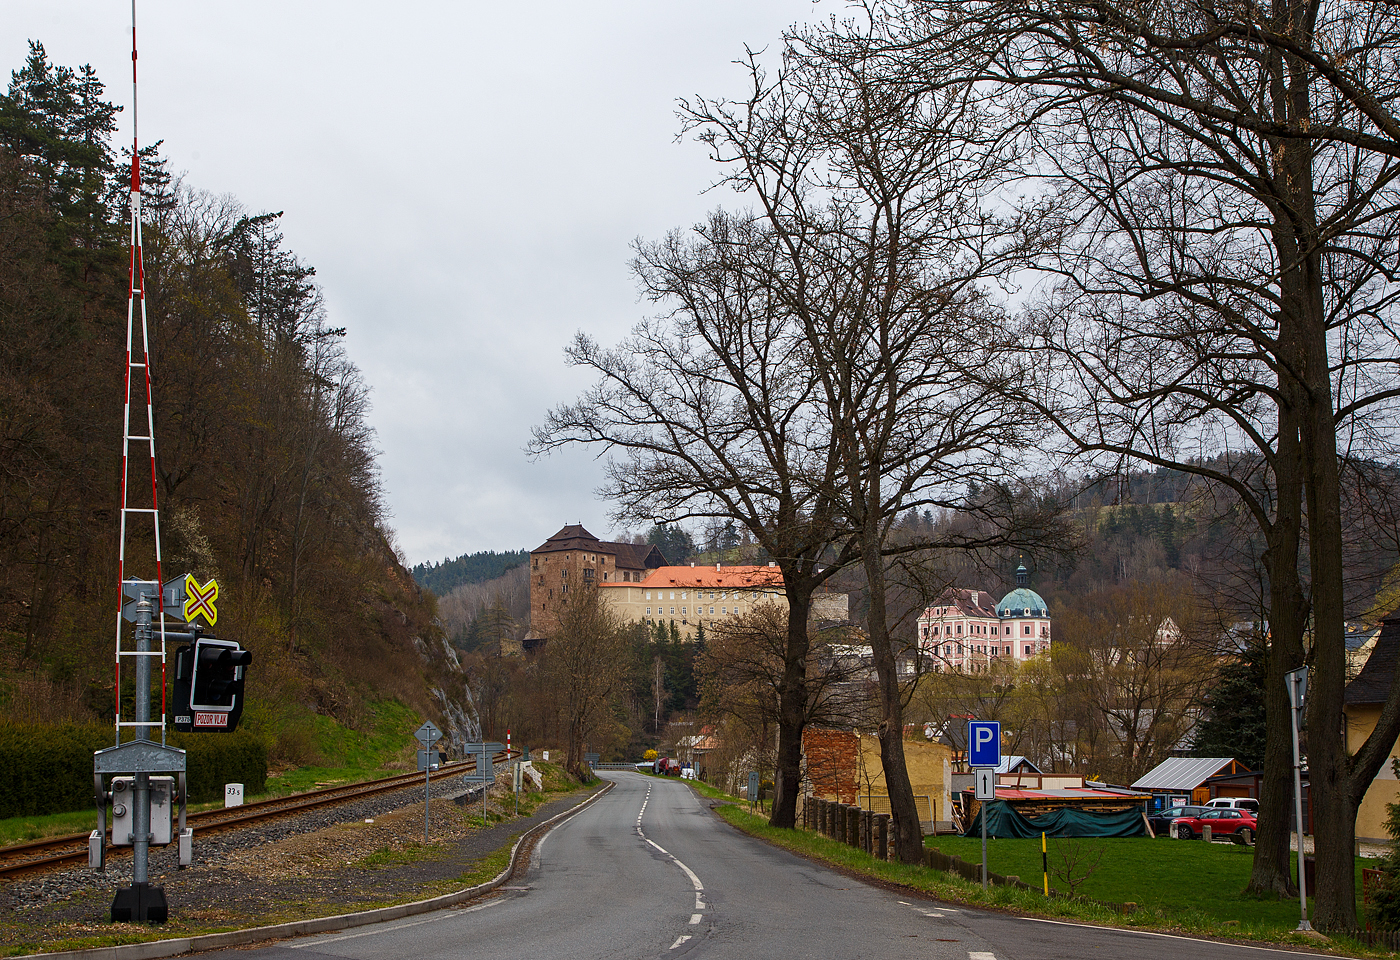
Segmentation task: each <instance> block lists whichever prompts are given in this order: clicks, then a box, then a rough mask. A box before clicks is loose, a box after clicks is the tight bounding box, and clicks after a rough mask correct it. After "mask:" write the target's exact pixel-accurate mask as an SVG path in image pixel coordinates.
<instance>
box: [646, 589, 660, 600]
mask: <svg viewBox="0 0 1400 960" xmlns="http://www.w3.org/2000/svg"><path fill="white" fill-rule="evenodd" d="M647 599H648V600H650V599H651V591H650V590H648V591H647ZM657 599H660V598H659V597H658V598H657Z"/></svg>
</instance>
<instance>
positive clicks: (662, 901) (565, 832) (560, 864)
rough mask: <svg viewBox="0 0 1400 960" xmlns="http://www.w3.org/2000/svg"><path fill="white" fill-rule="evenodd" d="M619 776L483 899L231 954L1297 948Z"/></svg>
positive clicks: (883, 956)
mask: <svg viewBox="0 0 1400 960" xmlns="http://www.w3.org/2000/svg"><path fill="white" fill-rule="evenodd" d="M603 776H606V777H609V778H611V779H615V780H616V781H617V786H616V787H615V788H614V789H613V790H612V791H611V792H610V793H608V794H607V795H606V796H604V797H603V798H602V799H600V800H599V801H598V802H596V803H594V804H592V805H591V806H589V807H587V808H585V809H584V810H583V811H581V812H580V813H578V814H577V815H575V816H574V817H572V818H571V819H569V820H567V821H565V822H564V823H563V824H561V825H560V826H558V827H556V828H555V829H554V830H553V831H552V832H551V833H550V834H549V835H548V836H547V837H546V838H545V839H544V840H543V841H542V842H541V843H540V844H539V845H538V846H537V847H536V850H535V854H534V856H533V858H532V860H531V865H530V869H529V871H528V873H527V875H525V876H518V877H516V878H515V880H514V881H513V883H512V885H511V886H509V887H506V888H503V889H502V890H501V891H500V892H498V893H497V895H495V896H494V897H491V898H490V899H486V900H482V901H477V902H475V903H473V904H471V905H468V906H465V907H459V908H456V909H451V910H443V911H439V912H436V913H430V914H424V915H422V916H417V917H410V918H406V919H403V920H397V921H393V922H389V923H384V924H379V925H375V926H368V927H357V928H354V929H351V930H347V931H344V932H342V933H329V934H324V935H321V936H316V937H307V938H305V939H301V940H295V941H286V942H283V943H281V944H278V945H275V946H270V947H264V948H260V949H256V950H247V949H244V950H239V951H236V952H234V951H229V952H228V953H229V956H230V957H234V956H237V957H239V958H259V960H325V958H332V960H405V958H411V960H474V958H483V960H484V958H491V960H513V958H521V960H524V958H531V960H556V958H557V960H566V958H567V960H586V958H594V957H609V958H656V957H664V958H682V957H685V958H711V957H713V958H736V960H737V958H745V960H747V958H760V960H770V958H771V960H788V958H792V960H798V958H808V957H810V958H821V960H844V958H852V960H854V958H865V957H869V958H880V960H906V958H908V960H913V958H918V960H1050V958H1066V960H1080V958H1086V957H1095V958H1099V957H1102V958H1108V960H1120V958H1121V960H1181V958H1183V957H1187V958H1206V957H1209V958H1223V960H1236V958H1238V960H1246V958H1248V960H1269V958H1270V957H1276V958H1279V960H1283V958H1295V960H1296V958H1298V957H1300V956H1306V954H1299V953H1297V952H1292V951H1281V950H1265V949H1259V948H1255V947H1247V946H1238V945H1233V944H1221V943H1213V942H1209V941H1202V940H1191V939H1187V938H1181V937H1168V936H1160V935H1152V934H1140V933H1130V932H1123V931H1116V930H1103V929H1099V928H1095V927H1082V926H1076V925H1070V924H1061V923H1051V922H1046V921H1038V920H1030V919H1022V918H1019V917H1013V916H1008V915H1004V914H994V913H985V912H982V911H976V910H968V909H965V908H961V907H953V906H945V905H943V904H939V903H933V902H929V901H924V900H917V899H914V898H911V897H909V896H907V895H901V894H898V893H891V892H888V891H885V890H882V889H877V888H875V887H870V886H866V885H865V884H862V883H860V882H858V881H855V880H851V879H849V878H847V877H844V876H842V875H841V874H838V873H833V872H832V871H830V870H827V869H825V868H823V867H821V866H818V865H816V864H812V863H808V862H807V861H805V860H802V859H801V858H798V857H795V856H793V855H791V854H789V853H787V852H785V851H782V850H778V849H776V848H773V847H770V846H768V845H767V844H764V843H761V842H759V841H757V840H754V839H752V838H750V837H747V836H744V835H742V834H740V833H738V832H737V831H735V830H733V829H732V828H731V827H729V826H728V825H727V824H726V823H724V822H723V821H722V820H720V819H719V818H718V817H716V816H714V815H713V814H712V813H710V811H709V809H708V807H707V805H706V802H705V801H704V800H703V799H701V798H699V797H697V796H696V795H695V794H694V793H692V792H691V791H690V789H689V788H687V787H686V786H684V785H683V784H681V783H680V782H678V781H666V780H656V779H652V778H649V777H642V776H640V775H638V774H632V773H626V772H622V773H605V774H603Z"/></svg>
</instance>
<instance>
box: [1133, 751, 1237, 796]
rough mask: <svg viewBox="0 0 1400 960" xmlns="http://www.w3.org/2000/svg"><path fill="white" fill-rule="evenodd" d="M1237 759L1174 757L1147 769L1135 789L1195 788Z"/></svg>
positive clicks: (1134, 786)
mask: <svg viewBox="0 0 1400 960" xmlns="http://www.w3.org/2000/svg"><path fill="white" fill-rule="evenodd" d="M1234 762H1235V761H1234V759H1233V758H1232V757H1172V758H1171V759H1170V760H1163V761H1162V762H1161V763H1159V764H1157V766H1155V767H1153V768H1152V769H1151V770H1149V771H1147V773H1145V774H1144V775H1143V776H1142V778H1141V779H1139V780H1138V781H1137V782H1136V783H1134V784H1133V789H1134V790H1194V789H1196V788H1197V787H1199V786H1200V785H1201V784H1203V783H1205V782H1206V781H1207V780H1209V779H1210V778H1211V777H1213V776H1215V775H1216V774H1217V773H1219V772H1220V771H1222V770H1224V769H1226V768H1227V767H1229V766H1230V765H1231V764H1233V763H1234Z"/></svg>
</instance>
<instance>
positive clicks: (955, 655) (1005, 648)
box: [919, 564, 1050, 673]
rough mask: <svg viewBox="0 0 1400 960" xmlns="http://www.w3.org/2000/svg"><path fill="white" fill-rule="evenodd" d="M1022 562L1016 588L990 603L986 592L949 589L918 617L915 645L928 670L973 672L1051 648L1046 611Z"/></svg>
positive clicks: (1023, 658) (1031, 655) (1025, 658)
mask: <svg viewBox="0 0 1400 960" xmlns="http://www.w3.org/2000/svg"><path fill="white" fill-rule="evenodd" d="M1029 577H1030V575H1029V573H1028V572H1027V570H1026V567H1025V564H1022V565H1021V566H1019V567H1018V568H1017V569H1016V588H1015V589H1014V590H1012V591H1011V592H1010V593H1008V594H1007V595H1006V596H1004V597H1002V598H1001V602H1000V603H995V604H994V603H993V602H992V595H991V594H989V593H987V592H986V591H985V590H967V589H963V588H961V587H949V588H948V589H947V590H945V591H944V592H943V595H942V596H940V597H939V598H938V599H937V600H936V601H935V602H934V604H933V606H930V607H929V608H928V609H926V610H925V611H924V612H923V616H921V617H919V648H920V650H921V651H922V652H923V654H924V656H926V657H928V658H929V659H930V660H931V661H932V665H933V669H934V670H938V671H942V670H957V671H961V672H965V673H973V672H976V671H980V670H986V669H987V668H988V667H989V666H990V665H991V663H992V662H993V661H994V660H999V659H1002V660H1012V659H1014V660H1016V661H1017V662H1020V661H1023V660H1029V659H1030V658H1031V657H1034V656H1036V655H1037V654H1041V653H1044V652H1046V651H1047V650H1049V649H1050V610H1049V608H1048V607H1047V606H1046V604H1045V601H1044V600H1043V599H1042V598H1041V596H1040V594H1038V593H1036V592H1035V591H1034V590H1032V589H1031V588H1030V587H1029V586H1028V585H1027V584H1028V581H1029Z"/></svg>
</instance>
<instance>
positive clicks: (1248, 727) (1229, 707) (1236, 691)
mask: <svg viewBox="0 0 1400 960" xmlns="http://www.w3.org/2000/svg"><path fill="white" fill-rule="evenodd" d="M1264 657H1265V651H1264V648H1263V645H1262V644H1259V643H1251V644H1250V645H1249V646H1248V647H1247V648H1246V649H1245V650H1244V652H1243V653H1242V654H1241V656H1240V659H1239V660H1236V661H1235V662H1234V663H1230V664H1227V665H1226V666H1225V667H1224V668H1223V669H1222V670H1221V671H1220V682H1219V683H1218V684H1216V686H1215V688H1214V689H1213V690H1211V691H1210V692H1209V693H1207V694H1206V696H1205V702H1206V719H1205V720H1203V721H1202V722H1201V725H1200V726H1199V727H1197V728H1196V736H1195V739H1194V740H1193V741H1192V743H1191V752H1192V753H1193V754H1195V755H1196V756H1198V757H1234V758H1235V759H1236V760H1239V761H1240V762H1241V763H1243V764H1246V765H1248V767H1249V768H1250V769H1251V770H1258V769H1259V768H1260V767H1261V766H1262V765H1263V763H1264V734H1265V730H1266V727H1267V724H1266V722H1265V718H1264V681H1265V678H1266V676H1267V674H1266V671H1265V663H1264Z"/></svg>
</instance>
